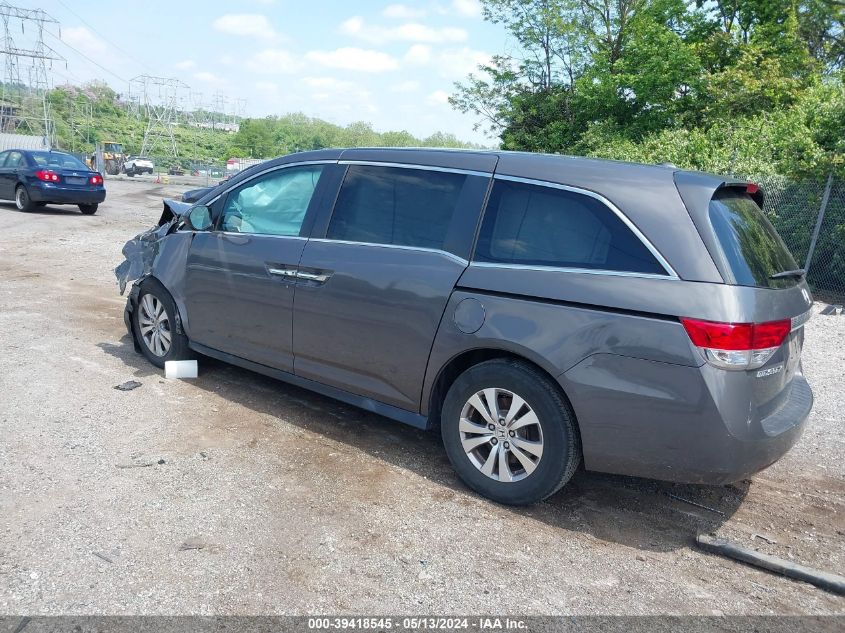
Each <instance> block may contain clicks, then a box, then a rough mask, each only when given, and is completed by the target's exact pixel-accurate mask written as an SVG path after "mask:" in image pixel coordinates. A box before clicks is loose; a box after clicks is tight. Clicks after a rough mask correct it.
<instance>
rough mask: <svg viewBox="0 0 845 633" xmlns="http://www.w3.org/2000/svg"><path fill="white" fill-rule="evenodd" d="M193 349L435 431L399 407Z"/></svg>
mask: <svg viewBox="0 0 845 633" xmlns="http://www.w3.org/2000/svg"><path fill="white" fill-rule="evenodd" d="M189 345H190V348H191V349H193V350H195V351H197V352H199V353H200V354H204V355H205V356H210V357H211V358H216V359H217V360H222V361H223V362H225V363H229V364H231V365H237V366H238V367H243V368H244V369H249V370H250V371H254V372H256V373H259V374H263V375H264V376H269V377H270V378H275V379H277V380H281V381H283V382H286V383H289V384H291V385H295V386H297V387H302V388H303V389H308V390H309V391H314V392H316V393H319V394H322V395H324V396H328V397H329V398H334V399H335V400H340V401H341V402H345V403H346V404H351V405H352V406H355V407H358V408H359V409H364V410H365V411H370V412H372V413H377V414H378V415H383V416H384V417H386V418H390V419H391V420H396V421H397V422H401V423H403V424H407V425H409V426H413V427H414V428H417V429H422V430H424V431H427V430H429V429H430V428H431V425H430V423H429V420H428V418H427V417H426V416H424V415H420V414H419V413H414V412H412V411H407V410H405V409H400V408H399V407H394V406H393V405H390V404H385V403H384V402H379V401H378V400H373V399H372V398H365V397H364V396H359V395H357V394H354V393H350V392H349V391H344V390H343V389H338V388H336V387H331V386H329V385H324V384H323V383H321V382H317V381H316V380H310V379H308V378H302V377H301V376H297V375H295V374H291V373H290V372H287V371H282V370H281V369H275V368H273V367H268V366H267V365H262V364H260V363H254V362H252V361H251V360H246V359H245V358H241V357H240V356H235V355H233V354H228V353H226V352H221V351H219V350H216V349H212V348H210V347H206V346H205V345H201V344H199V343H194V342H191V343H190V344H189Z"/></svg>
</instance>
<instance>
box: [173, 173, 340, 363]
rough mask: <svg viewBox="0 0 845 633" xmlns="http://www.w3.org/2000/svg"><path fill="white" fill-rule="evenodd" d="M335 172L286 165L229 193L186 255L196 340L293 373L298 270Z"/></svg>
mask: <svg viewBox="0 0 845 633" xmlns="http://www.w3.org/2000/svg"><path fill="white" fill-rule="evenodd" d="M332 167H333V165H331V164H307V165H296V166H284V167H281V168H278V169H275V170H273V171H269V172H266V173H263V174H260V175H258V176H256V177H254V178H251V179H250V180H248V181H246V182H245V183H243V184H241V185H240V186H238V187H237V188H235V189H233V190H232V191H230V192H229V193H228V194H227V195H225V197H224V199H223V200H222V202H221V203H220V204H221V206H222V209H221V211H220V217H219V218H218V219H217V223H216V229H215V230H213V231H208V232H198V233H197V234H196V236H195V237H194V240H193V242H192V243H191V250H190V253H189V255H188V263H187V279H186V289H187V290H186V304H187V310H188V315H189V328H190V331H189V335H190V337H191V340H192V341H193V342H195V343H199V344H200V345H205V346H207V347H210V348H212V349H215V350H220V351H223V352H226V353H228V354H232V355H234V356H238V357H241V358H245V359H247V360H251V361H253V362H256V363H260V364H262V365H266V366H269V367H273V368H276V369H281V370H283V371H287V372H292V371H293V357H292V353H291V319H292V308H293V294H294V284H295V281H296V272H297V268H298V265H299V259H300V256H301V255H302V249H303V247H304V246H305V242H306V239H307V235H308V233H309V231H310V225H311V221H310V220H311V218H312V217H313V212H314V209H315V208H316V205H317V204H318V200H319V198H320V192H321V190H322V189H321V185H322V183H324V182H325V180H326V179H325V178H324V177H325V176H326V174H327V172H328V171H330V169H331V168H332ZM334 167H335V168H337V167H336V165H334Z"/></svg>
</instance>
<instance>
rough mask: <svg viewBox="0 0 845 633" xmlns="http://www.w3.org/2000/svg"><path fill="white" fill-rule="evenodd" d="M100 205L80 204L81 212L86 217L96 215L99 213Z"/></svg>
mask: <svg viewBox="0 0 845 633" xmlns="http://www.w3.org/2000/svg"><path fill="white" fill-rule="evenodd" d="M98 206H99V205H97V204H96V203H95V204H80V205H79V210H80V211H82V213H84V214H85V215H94V214H95V213H96V212H97V207H98Z"/></svg>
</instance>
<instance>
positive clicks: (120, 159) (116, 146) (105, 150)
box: [87, 141, 126, 176]
mask: <svg viewBox="0 0 845 633" xmlns="http://www.w3.org/2000/svg"><path fill="white" fill-rule="evenodd" d="M98 154H100V155H102V170H103V172H104V173H106V174H109V175H112V176H114V175H116V174H119V173H120V170H121V169H122V168H123V163H124V161H125V160H126V154H124V153H123V144H121V143H116V142H114V141H102V142H100V143H97V148H96V149H95V150H94V153H93V154H91V158H90V159H88V161H87V162H88V166H89V167H90V168H91V169H95V170H97V171H99V170H98V169H97V168H98V160H97V155H98Z"/></svg>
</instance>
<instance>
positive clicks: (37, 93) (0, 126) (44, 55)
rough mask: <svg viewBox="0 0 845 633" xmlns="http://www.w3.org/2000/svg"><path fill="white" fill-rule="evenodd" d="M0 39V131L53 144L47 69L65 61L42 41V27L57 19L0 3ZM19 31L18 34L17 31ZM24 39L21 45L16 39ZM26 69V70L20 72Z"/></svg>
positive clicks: (57, 24) (32, 10)
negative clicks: (0, 28)
mask: <svg viewBox="0 0 845 633" xmlns="http://www.w3.org/2000/svg"><path fill="white" fill-rule="evenodd" d="M0 20H2V22H3V39H2V41H0V55H2V57H3V79H2V86H0V132H10V133H14V134H32V135H39V136H41V137H42V138H43V143H44V144H45V145H47V146H48V147H52V146H53V144H54V141H55V128H54V125H53V120H52V118H51V115H50V102H49V100H48V99H47V92H48V91H49V90H50V72H49V70H50V68H52V62H54V61H59V62H64V61H66V60H65V58H64V57H62V56H61V55H59V54H58V53H57V52H56V51H55V50H53V49H52V48H50V47H49V46H47V44H45V43H44V30H45V27H46V26H47V25H48V24H50V25H55V26H56V28H57V29H58V28H59V22H58V21H57V20H55V19H54V18H52V17H50V16H49V15H48V14H47V13H45V12H44V11H43V10H41V9H24V8H22V7H16V6H12V5H10V4H8V3H6V2H0ZM18 31H20V34H19V33H18ZM15 38H18V41H20V40H24V42H23V43H22V44H21V45H18V44H17V43H16V41H15ZM23 69H25V72H21V71H22V70H23Z"/></svg>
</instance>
